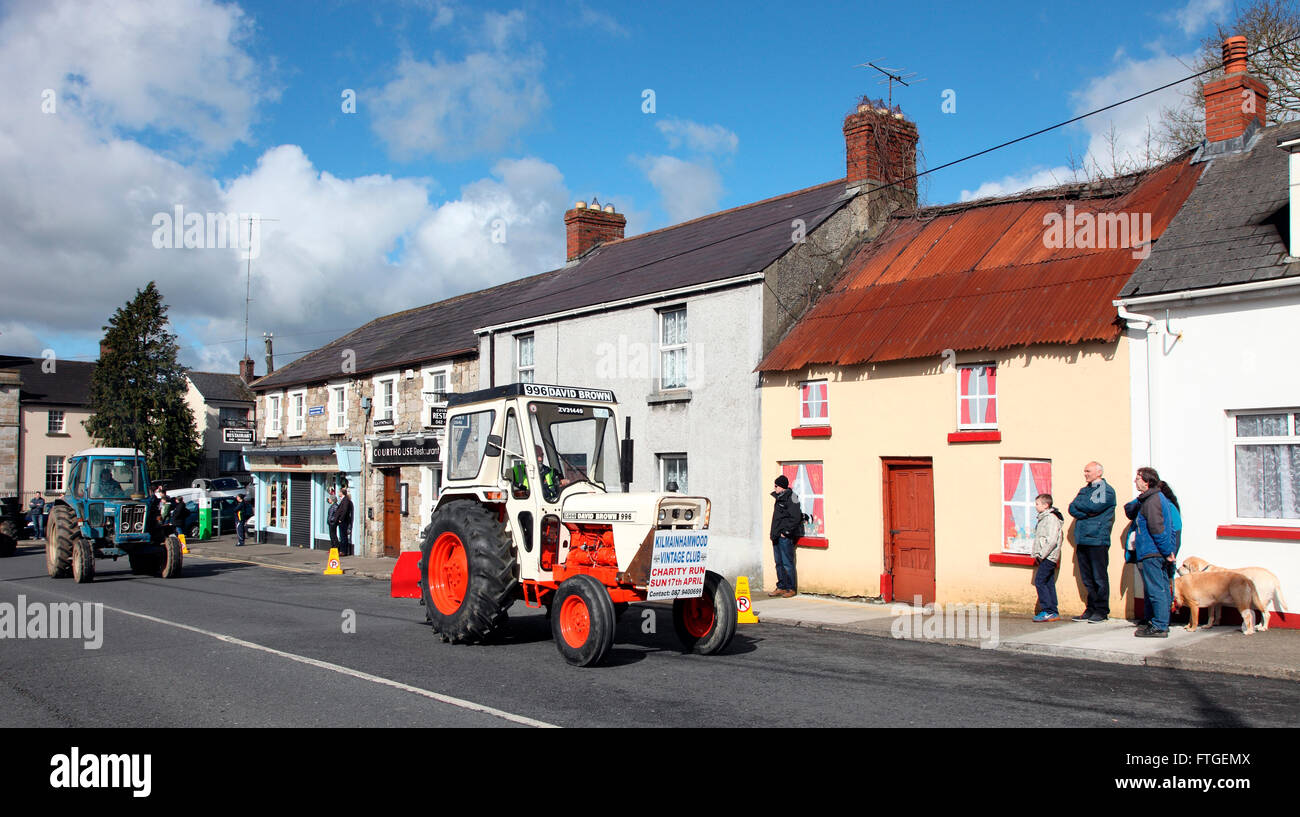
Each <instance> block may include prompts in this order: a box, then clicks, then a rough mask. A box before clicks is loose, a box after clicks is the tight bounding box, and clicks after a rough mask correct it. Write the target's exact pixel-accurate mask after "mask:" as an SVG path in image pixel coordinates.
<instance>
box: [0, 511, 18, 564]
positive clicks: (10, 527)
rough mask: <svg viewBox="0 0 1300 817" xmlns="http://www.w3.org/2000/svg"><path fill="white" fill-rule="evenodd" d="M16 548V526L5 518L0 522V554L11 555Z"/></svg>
mask: <svg viewBox="0 0 1300 817" xmlns="http://www.w3.org/2000/svg"><path fill="white" fill-rule="evenodd" d="M16 550H18V526H17V525H15V524H14V523H13V522H10V521H9V520H8V519H6V520H5V521H3V522H0V556H12V555H14V552H15V551H16Z"/></svg>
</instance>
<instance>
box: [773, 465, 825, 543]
mask: <svg viewBox="0 0 1300 817" xmlns="http://www.w3.org/2000/svg"><path fill="white" fill-rule="evenodd" d="M781 473H782V474H785V478H786V479H788V480H790V489H791V490H793V491H794V492H795V494H796V495H797V496H798V497H799V505H800V507H801V509H802V510H803V512H804V513H806V514H808V516H809V520H808V521H807V522H805V523H803V535H804V536H819V537H824V536H825V535H826V502H825V499H824V492H823V486H822V464H821V463H820V462H783V463H781Z"/></svg>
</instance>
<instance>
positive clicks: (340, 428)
mask: <svg viewBox="0 0 1300 817" xmlns="http://www.w3.org/2000/svg"><path fill="white" fill-rule="evenodd" d="M328 394H329V398H328V399H329V408H330V433H331V434H342V433H343V432H344V431H346V430H347V427H348V387H347V385H346V384H343V385H339V386H330V387H329V389H328Z"/></svg>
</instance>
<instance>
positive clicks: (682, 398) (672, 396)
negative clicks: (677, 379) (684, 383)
mask: <svg viewBox="0 0 1300 817" xmlns="http://www.w3.org/2000/svg"><path fill="white" fill-rule="evenodd" d="M645 402H646V405H647V406H658V405H662V404H664V403H689V402H691V390H690V389H673V390H672V391H657V392H652V393H651V394H650V395H649V396H648V397H646V399H645Z"/></svg>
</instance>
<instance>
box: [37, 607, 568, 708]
mask: <svg viewBox="0 0 1300 817" xmlns="http://www.w3.org/2000/svg"><path fill="white" fill-rule="evenodd" d="M43 592H46V593H49V594H50V595H53V596H61V597H63V598H69V599H70V598H72V596H69V595H67V594H65V593H59V592H55V591H50V590H43ZM104 609H105V610H111V611H113V612H114V613H121V614H122V615H124V616H134V617H135V618H142V619H144V620H145V621H152V622H154V623H155V624H165V625H167V626H168V627H175V628H177V629H179V630H189V631H190V632H192V633H198V634H199V635H206V636H208V637H210V638H215V639H217V640H218V641H224V642H226V643H227V644H234V645H235V646H238V647H247V648H248V649H250V650H260V651H261V652H266V653H270V654H271V655H278V656H280V657H281V658H288V659H289V660H290V661H297V662H298V663H300V664H307V665H308V666H312V667H318V668H320V669H326V670H329V671H331V672H337V673H339V674H340V675H347V676H350V677H352V678H358V679H360V680H362V681H370V682H371V683H373V684H382V685H384V686H387V687H392V688H393V689H400V690H402V691H403V692H411V693H414V694H416V695H422V696H424V697H425V698H432V699H433V700H435V701H438V702H439V703H444V704H449V705H451V706H455V707H459V708H461V709H468V710H470V711H471V712H482V713H483V714H485V715H491V716H493V717H496V718H501V719H502V720H507V721H510V722H511V723H518V724H521V725H523V726H533V727H537V728H539V729H559V728H560V727H559V726H557V725H555V724H553V723H547V722H546V721H539V720H536V719H534V718H529V717H526V716H524V715H516V714H514V713H513V712H506V711H504V710H501V709H495V708H493V707H490V706H484V705H483V704H476V703H474V702H473V701H467V700H465V699H464V698H456V697H453V696H451V695H443V694H442V693H440V692H434V691H432V690H428V689H421V688H420V687H416V686H411V685H410V684H404V683H402V682H401V681H394V680H393V679H391V678H384V677H383V676H380V675H371V674H370V673H368V672H362V671H360V670H355V669H352V668H351V667H345V666H343V665H341V664H334V663H331V662H329V661H321V660H320V659H319V658H308V657H307V656H305V655H298V654H296V653H291V652H285V651H284V650H277V649H275V648H274V647H267V646H265V645H262V644H256V643H254V642H252V641H245V640H244V639H242V638H236V637H235V636H233V635H226V634H225V633H217V632H213V631H212V630H204V629H202V628H201V627H191V626H190V625H188V624H181V623H179V622H176V621H168V620H167V619H165V618H157V617H155V616H150V615H145V614H144V613H136V612H133V611H131V610H123V609H122V608H120V607H113V606H111V605H108V604H105V605H104Z"/></svg>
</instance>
